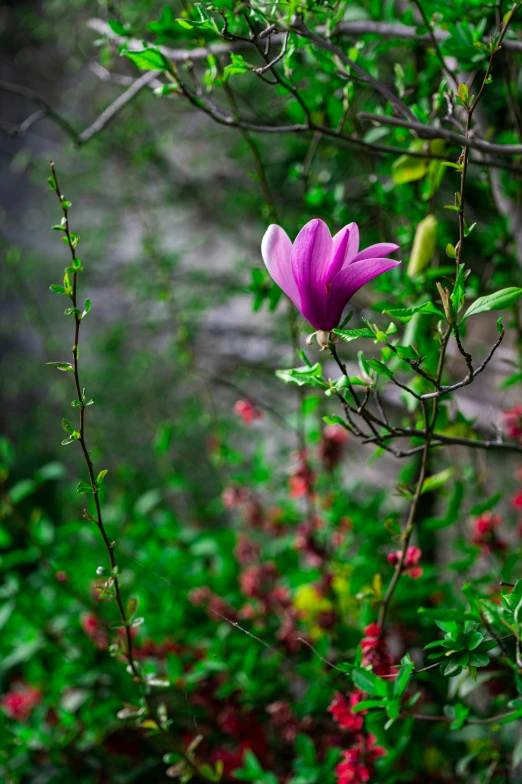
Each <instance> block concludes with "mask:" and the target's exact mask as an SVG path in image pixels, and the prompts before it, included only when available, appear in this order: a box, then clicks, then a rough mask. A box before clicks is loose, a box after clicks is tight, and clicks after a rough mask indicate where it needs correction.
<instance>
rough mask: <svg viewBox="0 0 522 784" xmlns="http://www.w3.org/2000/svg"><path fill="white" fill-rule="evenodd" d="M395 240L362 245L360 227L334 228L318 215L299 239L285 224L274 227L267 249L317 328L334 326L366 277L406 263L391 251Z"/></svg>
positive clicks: (280, 279) (281, 280)
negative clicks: (393, 256)
mask: <svg viewBox="0 0 522 784" xmlns="http://www.w3.org/2000/svg"><path fill="white" fill-rule="evenodd" d="M398 247H399V246H398V245H394V244H393V243H391V242H379V243H378V244H377V245H370V247H368V248H365V249H364V250H361V251H359V228H358V226H357V224H356V223H349V224H348V226H345V227H344V229H341V231H339V232H337V234H336V235H335V237H333V239H332V236H331V234H330V231H329V229H328V226H327V225H326V223H325V222H324V221H322V220H319V219H318V218H314V220H311V221H310V222H309V223H307V224H306V226H304V227H303V228H302V229H301V231H300V232H299V234H298V235H297V237H296V239H295V242H294V244H293V245H292V242H291V241H290V238H289V236H288V234H287V233H286V231H285V230H284V229H282V228H281V226H276V225H274V224H272V225H271V226H269V227H268V229H267V231H266V234H265V236H264V237H263V242H262V243H261V253H262V256H263V261H264V262H265V264H266V267H267V269H268V271H269V273H270V275H271V276H272V278H273V279H274V280H275V282H276V283H277V285H278V286H279V287H280V288H282V289H283V291H284V292H285V294H286V295H287V296H288V297H290V299H291V300H292V302H293V303H294V305H295V306H296V308H297V309H298V311H299V312H300V313H301V314H302V315H303V316H304V317H305V318H306V319H307V320H308V321H309V322H310V324H312V325H313V326H314V327H315V328H316V329H317V330H321V331H324V332H329V331H330V330H332V329H335V327H336V326H337V325H338V324H339V321H340V320H341V316H342V313H343V310H344V308H345V306H346V304H347V303H348V301H349V300H350V299H351V297H352V296H353V295H354V294H355V292H356V291H358V290H359V289H360V288H361V286H364V284H365V283H368V281H370V280H372V279H373V278H375V277H377V275H380V274H381V273H383V272H387V271H388V270H391V269H392V268H393V267H396V266H397V264H400V261H395V259H386V258H384V257H385V256H388V254H390V253H393V251H395V250H397V249H398Z"/></svg>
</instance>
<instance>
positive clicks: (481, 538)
mask: <svg viewBox="0 0 522 784" xmlns="http://www.w3.org/2000/svg"><path fill="white" fill-rule="evenodd" d="M501 525H502V518H501V516H500V515H495V514H493V513H492V512H483V513H482V514H481V515H480V516H479V517H477V518H476V519H475V520H474V521H473V529H472V534H471V542H472V544H476V545H478V546H479V547H481V548H482V551H483V552H484V553H485V554H488V553H491V552H494V551H499V550H505V549H506V543H505V542H504V540H503V539H501V537H499V535H498V533H497V530H496V529H497V528H499V526H501Z"/></svg>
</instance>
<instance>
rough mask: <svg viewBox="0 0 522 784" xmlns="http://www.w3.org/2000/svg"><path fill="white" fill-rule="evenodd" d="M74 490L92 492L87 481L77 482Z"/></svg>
mask: <svg viewBox="0 0 522 784" xmlns="http://www.w3.org/2000/svg"><path fill="white" fill-rule="evenodd" d="M76 492H77V493H92V487H91V485H88V484H87V482H78V484H77V485H76Z"/></svg>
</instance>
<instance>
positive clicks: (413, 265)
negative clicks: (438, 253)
mask: <svg viewBox="0 0 522 784" xmlns="http://www.w3.org/2000/svg"><path fill="white" fill-rule="evenodd" d="M436 247H437V219H436V218H435V216H434V215H427V216H426V217H425V218H424V220H421V222H420V223H419V225H418V226H417V230H416V232H415V239H414V240H413V248H412V249H411V255H410V263H409V264H408V276H409V277H410V278H413V276H414V275H418V274H419V273H421V272H422V271H423V270H424V269H425V268H426V267H427V266H428V264H429V263H430V261H431V259H432V256H433V254H434V253H435V248H436Z"/></svg>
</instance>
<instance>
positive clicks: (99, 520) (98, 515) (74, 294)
mask: <svg viewBox="0 0 522 784" xmlns="http://www.w3.org/2000/svg"><path fill="white" fill-rule="evenodd" d="M51 172H52V180H53V183H54V190H55V192H56V194H57V196H58V200H59V202H60V206H61V208H62V212H63V216H64V220H63V222H62V224H63V230H64V234H65V237H66V239H67V244H68V246H69V250H70V253H71V259H72V267H73V269H75V268H76V264H77V257H76V244H77V243H76V242H75V239H74V236H73V234H72V233H71V231H70V228H69V207H68V204H67V202H66V200H65V198H64V196H63V194H62V192H61V190H60V185H59V182H58V175H57V174H56V168H55V165H54V163H51ZM69 296H70V298H71V302H72V306H73V308H74V311H73V315H74V345H73V348H72V353H73V374H74V385H75V388H76V394H77V400H78V402H79V405H78V407H79V409H80V424H79V431H78V437H77V438H76V439H75V440H77V441H78V442H79V444H80V447H81V449H82V453H83V456H84V460H85V465H86V467H87V473H88V476H89V482H90V484H91V489H92V494H93V500H94V508H95V515H94V516H92V515H91V514H90V513H86V516H87V517H88V519H90V520H92V521H93V522H94V523H95V524H96V526H97V528H98V530H99V532H100V534H101V537H102V539H103V543H104V545H105V549H106V551H107V556H108V559H109V564H110V576H109V578H108V580H107V586H108V588H110V587H113V589H114V599H115V602H116V606H117V608H118V613H119V616H120V621H121V625H122V627H123V629H124V635H125V651H124V656H125V659H126V661H127V664H128V670H129V672H130V674H131V675H132V677H133V680H134V681H135V682H136V683H138V684H139V685H140V687H141V691H142V696H143V700H144V702H145V706H146V708H147V713H148V716H149V718H150V720H151V721H153V722H154V724H155V726H156V728H157V730H158V732H159V733H160V734H161V736H162V737H163V738H164V740H165V742H166V744H167V746H168V748H170V749H172V750H173V751H175V752H177V753H178V754H179V755H180V756H181V757H182V758H183V760H184V762H185V765H186V766H187V767H188V768H189V769H190V770H191V772H192V773H193V774H197V775H199V776H200V777H201V778H204V779H206V780H209V781H213V780H214V779H213V778H212V777H209V776H208V775H206V774H205V773H204V772H201V771H200V769H199V767H198V766H197V765H196V764H195V763H194V762H193V761H192V759H190V757H189V756H188V755H187V754H185V752H184V751H183V750H182V749H180V748H179V746H178V744H177V743H176V741H175V740H174V738H173V737H172V736H171V735H170V733H169V732H168V730H167V729H166V727H165V726H164V724H163V722H162V720H161V719H160V717H159V715H158V712H157V710H156V707H155V705H154V702H153V700H152V699H151V696H150V693H149V691H148V687H147V685H146V681H144V679H143V677H142V675H141V673H140V670H139V668H138V665H137V662H136V659H135V657H134V649H133V640H132V622H131V621H130V619H129V618H128V616H127V612H126V610H125V607H124V604H123V599H122V595H121V588H120V582H119V579H118V573H119V569H118V565H117V562H116V556H115V552H114V549H115V542H111V541H110V539H109V537H108V535H107V531H106V529H105V525H104V522H103V516H102V509H101V504H100V496H99V488H98V484H97V480H96V474H95V470H94V466H93V462H92V459H91V455H90V452H89V450H88V448H87V442H86V437H85V400H84V394H83V390H82V386H81V383H80V368H79V341H80V325H81V322H82V316H81V315H80V313H79V309H78V272H77V271H75V272H74V273H73V276H72V291H71V293H70V295H69Z"/></svg>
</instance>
